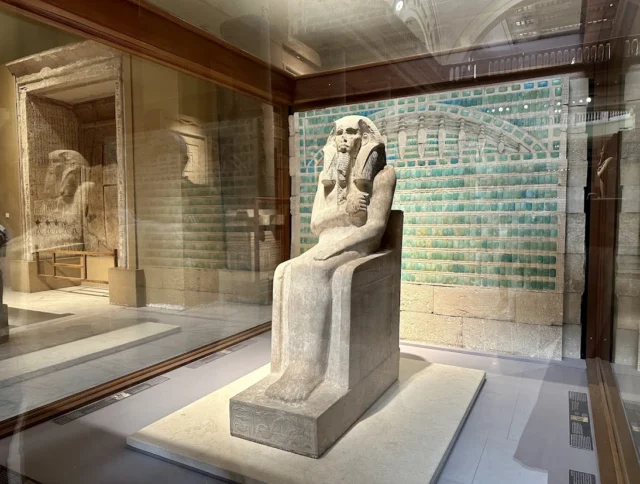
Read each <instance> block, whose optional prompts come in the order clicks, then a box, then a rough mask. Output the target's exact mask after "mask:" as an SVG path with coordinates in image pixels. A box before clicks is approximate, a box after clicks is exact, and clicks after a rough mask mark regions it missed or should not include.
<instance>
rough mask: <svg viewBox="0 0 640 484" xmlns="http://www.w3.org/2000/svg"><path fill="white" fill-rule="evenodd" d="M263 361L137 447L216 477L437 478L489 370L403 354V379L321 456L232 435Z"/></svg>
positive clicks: (136, 440) (147, 433) (151, 431)
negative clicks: (234, 404)
mask: <svg viewBox="0 0 640 484" xmlns="http://www.w3.org/2000/svg"><path fill="white" fill-rule="evenodd" d="M268 373H269V367H268V366H265V367H263V368H260V369H258V370H256V371H254V372H252V373H250V374H248V375H246V376H245V377H243V378H240V379H239V380H236V381H235V382H233V383H231V384H229V385H227V386H226V387H223V388H221V389H220V390H217V391H215V392H213V393H211V394H210V395H208V396H206V397H204V398H202V399H200V400H198V401H196V402H194V403H192V404H191V405H188V406H186V407H184V408H183V409H181V410H178V411H177V412H175V413H173V414H171V415H168V416H167V417H165V418H163V419H162V420H159V421H157V422H155V423H153V424H151V425H149V426H148V427H146V428H144V429H142V430H140V431H139V432H136V433H135V434H133V435H131V436H129V437H128V438H127V445H128V446H129V447H130V448H133V449H135V450H138V451H141V452H144V453H146V454H150V455H153V456H155V457H158V458H160V459H163V460H166V461H169V462H172V463H175V464H177V465H180V466H182V467H187V468H190V469H193V470H196V471H198V472H202V473H205V474H208V475H212V476H215V477H222V478H224V479H230V480H233V481H236V482H242V483H254V482H267V483H278V484H285V483H296V484H297V483H336V482H349V483H354V484H357V483H367V484H373V483H385V484H388V483H390V482H402V483H420V484H426V483H434V482H436V480H437V478H438V474H439V473H440V470H441V469H442V466H443V465H444V462H445V460H446V458H447V456H448V454H449V452H450V450H451V448H452V447H453V444H454V443H455V440H456V438H457V436H458V432H459V431H460V429H461V428H462V424H463V423H464V421H465V419H466V417H467V415H468V413H469V411H470V410H471V407H472V406H473V403H474V401H475V399H476V397H477V395H478V392H479V391H480V388H481V387H482V383H483V382H484V379H485V374H484V372H483V371H479V370H470V369H467V368H459V367H454V366H446V365H437V364H431V363H427V362H424V361H417V360H412V359H406V358H402V359H401V360H400V379H399V381H398V382H396V383H394V384H393V385H392V386H391V387H390V388H389V390H387V392H386V393H385V394H384V395H382V396H381V397H380V398H379V399H378V400H377V401H376V403H374V404H373V405H372V406H371V407H370V408H369V410H367V411H366V412H365V414H364V415H363V416H362V417H361V418H360V419H359V420H358V421H357V422H356V424H355V425H354V426H353V427H351V428H350V429H349V430H348V431H347V433H346V434H345V435H344V436H342V438H341V439H340V440H338V442H337V443H336V444H335V445H334V446H333V447H331V448H330V449H329V450H328V451H327V452H326V453H325V454H324V455H323V456H322V457H321V458H320V459H313V458H311V457H304V456H301V455H297V454H293V453H290V452H286V451H282V450H279V449H275V448H272V447H267V446H265V445H261V444H257V443H255V442H250V441H247V440H244V439H240V438H237V437H232V436H231V435H230V432H229V399H230V398H231V397H233V396H234V395H236V394H237V393H238V392H240V391H242V390H244V389H246V388H248V387H249V386H251V385H253V384H254V383H256V382H257V381H258V380H260V379H261V378H263V377H264V376H266V375H267V374H268Z"/></svg>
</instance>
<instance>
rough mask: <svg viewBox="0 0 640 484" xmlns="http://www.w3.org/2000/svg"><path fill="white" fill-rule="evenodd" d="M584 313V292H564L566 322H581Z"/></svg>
mask: <svg viewBox="0 0 640 484" xmlns="http://www.w3.org/2000/svg"><path fill="white" fill-rule="evenodd" d="M581 314H582V294H581V293H579V292H566V293H565V294H564V324H580V317H581Z"/></svg>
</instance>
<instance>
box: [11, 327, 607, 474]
mask: <svg viewBox="0 0 640 484" xmlns="http://www.w3.org/2000/svg"><path fill="white" fill-rule="evenodd" d="M249 343H250V344H248V345H247V346H245V347H242V348H241V349H238V350H237V351H233V352H230V353H228V354H225V355H224V356H223V357H220V358H218V359H215V360H213V361H210V362H209V363H207V364H202V365H193V364H192V365H189V366H187V367H182V368H179V369H177V370H174V371H172V372H170V373H167V374H166V375H165V377H166V378H167V379H166V380H164V379H162V380H160V381H157V382H156V383H157V384H156V385H154V386H151V387H150V388H148V389H146V390H144V391H141V392H140V393H136V394H134V395H132V396H131V397H129V398H125V399H123V400H121V401H117V402H115V403H113V404H111V405H109V406H106V407H105V408H101V409H99V410H96V411H94V412H92V413H89V414H87V415H84V416H82V417H81V418H76V419H75V420H72V421H68V419H67V423H65V420H64V419H61V420H59V421H58V423H56V422H53V421H52V422H47V423H44V424H42V425H39V426H37V427H35V428H32V429H29V430H27V431H25V432H22V433H20V434H17V435H15V436H13V437H10V438H6V439H4V440H2V441H0V460H1V461H2V462H8V467H9V468H11V469H13V470H16V471H20V472H21V473H22V474H24V475H26V476H28V477H30V478H31V479H34V480H36V481H39V482H42V483H43V484H55V483H64V484H73V483H83V484H85V483H87V482H91V483H109V484H111V483H154V484H155V483H177V482H179V483H181V484H196V483H198V484H204V483H215V482H220V481H217V480H215V479H213V478H211V477H207V476H204V475H201V474H198V473H195V472H193V471H189V470H186V469H183V468H181V467H177V466H175V465H172V464H169V463H167V462H164V461H161V460H158V459H156V458H153V457H150V456H147V455H143V454H141V453H138V452H135V451H133V450H130V449H127V448H126V447H125V438H126V437H127V436H128V435H130V434H132V433H133V432H136V431H138V430H140V429H142V428H143V427H145V426H147V425H149V424H151V423H153V422H155V421H157V420H158V419H160V418H162V417H164V416H166V415H169V414H171V413H173V412H175V411H177V410H179V409H181V408H182V407H184V406H185V405H187V404H189V403H192V402H194V401H196V400H198V399H200V398H202V397H204V396H206V395H208V394H209V393H211V392H212V391H214V390H216V389H218V388H221V387H223V386H224V385H226V384H228V383H230V382H232V381H234V380H236V379H237V378H239V377H241V376H244V375H245V374H247V373H249V372H251V371H253V370H255V369H257V368H259V367H261V366H263V365H265V364H266V363H268V362H269V358H270V335H269V334H265V335H262V336H258V337H255V338H253V339H251V340H249ZM401 350H402V356H403V357H404V358H415V359H422V360H426V361H428V362H433V363H442V364H449V365H456V366H462V367H467V368H476V369H482V370H484V371H486V373H487V381H486V383H485V385H484V387H483V388H482V390H481V392H480V395H479V397H478V400H477V402H476V404H475V406H474V407H473V409H472V411H471V413H470V415H469V418H468V420H467V422H466V423H465V425H464V427H463V429H462V432H461V433H460V436H459V438H458V440H457V442H456V444H455V447H454V448H453V451H452V453H451V455H450V456H449V459H448V461H447V463H446V465H445V467H444V470H443V472H442V474H441V477H440V479H439V481H438V482H439V483H440V484H501V483H505V484H511V483H516V482H517V483H523V484H543V483H550V484H556V483H557V484H561V483H562V484H564V483H566V482H569V479H568V478H569V471H570V470H575V471H582V472H586V473H590V474H595V475H596V476H597V474H598V471H597V460H596V454H595V452H594V451H590V450H581V449H576V448H572V447H570V446H569V405H568V392H571V391H577V392H583V393H587V379H586V371H585V367H584V363H583V362H581V361H564V362H555V363H548V362H545V361H541V360H523V359H516V358H497V357H491V356H483V355H479V354H473V353H462V352H456V351H448V350H441V349H435V348H429V347H423V346H417V345H409V344H404V345H402V347H401ZM54 443H55V444H54ZM390 451H391V449H390ZM393 451H395V452H401V449H395V450H393ZM247 458H248V459H251V456H247ZM418 481H419V480H418ZM598 482H599V481H598Z"/></svg>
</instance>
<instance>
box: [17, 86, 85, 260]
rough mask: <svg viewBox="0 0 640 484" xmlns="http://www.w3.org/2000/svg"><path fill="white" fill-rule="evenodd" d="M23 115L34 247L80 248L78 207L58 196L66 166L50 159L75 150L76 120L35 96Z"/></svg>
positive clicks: (58, 107)
mask: <svg viewBox="0 0 640 484" xmlns="http://www.w3.org/2000/svg"><path fill="white" fill-rule="evenodd" d="M26 114H27V118H26V124H27V125H26V130H25V131H26V133H27V136H28V150H29V153H28V159H29V160H30V169H29V192H30V194H31V202H32V204H33V220H34V224H35V227H34V228H33V229H32V230H33V231H34V235H35V237H34V244H35V245H36V246H37V247H38V248H39V249H47V248H54V247H68V248H69V249H82V207H81V204H79V203H77V200H63V199H61V197H60V195H61V190H62V184H63V180H62V179H63V176H64V171H65V168H66V166H67V165H66V163H65V162H64V161H58V160H50V159H49V154H50V153H52V152H54V151H56V150H75V149H77V146H78V120H77V118H76V116H75V114H74V113H73V111H72V110H71V109H69V108H68V107H66V106H63V105H61V104H57V103H54V102H51V101H48V100H45V99H41V98H38V97H35V96H29V97H28V101H27V113H26Z"/></svg>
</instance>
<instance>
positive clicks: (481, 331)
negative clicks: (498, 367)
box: [462, 318, 513, 354]
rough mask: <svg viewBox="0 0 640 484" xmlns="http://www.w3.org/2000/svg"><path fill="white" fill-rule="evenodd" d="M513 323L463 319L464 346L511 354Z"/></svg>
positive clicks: (471, 348)
mask: <svg viewBox="0 0 640 484" xmlns="http://www.w3.org/2000/svg"><path fill="white" fill-rule="evenodd" d="M512 325H513V323H511V322H507V321H495V320H493V319H475V318H463V319H462V347H463V348H465V349H469V350H478V351H486V352H489V353H504V354H511V353H512V352H513V338H512V335H511V330H512Z"/></svg>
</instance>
